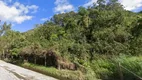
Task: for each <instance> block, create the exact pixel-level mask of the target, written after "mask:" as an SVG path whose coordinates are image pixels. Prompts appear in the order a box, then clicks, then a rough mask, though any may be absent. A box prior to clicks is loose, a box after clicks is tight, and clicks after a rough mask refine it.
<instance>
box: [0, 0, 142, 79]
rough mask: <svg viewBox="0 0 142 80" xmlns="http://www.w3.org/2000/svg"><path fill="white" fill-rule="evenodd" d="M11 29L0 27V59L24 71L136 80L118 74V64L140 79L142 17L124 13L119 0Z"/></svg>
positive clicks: (6, 26)
mask: <svg viewBox="0 0 142 80" xmlns="http://www.w3.org/2000/svg"><path fill="white" fill-rule="evenodd" d="M10 26H11V25H10V24H6V23H4V24H3V25H1V28H0V57H1V59H3V60H7V61H12V62H13V63H14V62H15V61H17V60H18V61H20V62H23V63H25V62H26V63H27V62H28V63H27V64H26V66H27V67H31V66H32V67H33V66H35V67H33V68H36V69H38V70H40V69H41V71H43V70H45V73H47V74H48V75H52V74H53V75H52V76H55V77H59V76H61V77H66V78H67V77H69V79H73V80H75V79H74V78H76V79H80V80H97V79H102V80H120V78H121V77H122V76H121V77H120V73H122V74H123V80H135V79H138V77H137V76H135V75H134V74H132V73H130V72H128V71H127V70H125V69H122V70H121V71H120V70H119V67H118V63H121V65H123V66H124V67H126V68H127V69H128V70H130V71H132V72H133V73H135V74H136V75H138V76H141V77H142V63H141V62H142V57H141V55H142V13H134V12H131V11H126V10H125V9H124V8H123V6H122V5H121V4H119V3H118V2H117V0H109V2H107V3H106V2H105V0H98V1H97V4H94V5H93V6H91V7H88V8H84V7H79V9H78V12H73V11H72V12H68V13H62V14H56V15H54V16H53V17H52V18H51V20H49V21H46V22H45V23H43V24H38V25H36V27H35V28H34V29H33V30H30V31H27V32H24V33H20V32H17V31H13V30H11V29H10ZM139 56H140V57H139ZM29 63H32V64H29ZM24 65H25V64H24ZM39 65H41V66H40V67H39ZM46 67H47V68H46ZM49 67H54V68H49ZM52 69H53V70H54V71H53V72H55V73H52ZM62 70H64V71H62ZM78 72H79V73H78ZM65 73H68V75H64V74H65ZM77 73H78V75H79V74H81V76H76V75H74V74H77ZM60 74H63V75H60Z"/></svg>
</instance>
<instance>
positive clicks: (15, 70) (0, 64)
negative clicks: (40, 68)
mask: <svg viewBox="0 0 142 80" xmlns="http://www.w3.org/2000/svg"><path fill="white" fill-rule="evenodd" d="M0 80H57V79H55V78H52V77H49V76H45V75H43V74H40V73H37V72H34V71H31V70H28V69H24V68H22V67H19V66H16V65H13V64H10V63H6V62H4V61H1V60H0Z"/></svg>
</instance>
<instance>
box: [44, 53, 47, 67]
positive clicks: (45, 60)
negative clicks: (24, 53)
mask: <svg viewBox="0 0 142 80" xmlns="http://www.w3.org/2000/svg"><path fill="white" fill-rule="evenodd" d="M44 60H45V64H44V65H45V66H47V56H46V55H45V59H44Z"/></svg>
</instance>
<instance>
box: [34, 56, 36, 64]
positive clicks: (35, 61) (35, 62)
mask: <svg viewBox="0 0 142 80" xmlns="http://www.w3.org/2000/svg"><path fill="white" fill-rule="evenodd" d="M34 63H35V64H36V56H35V58H34Z"/></svg>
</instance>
